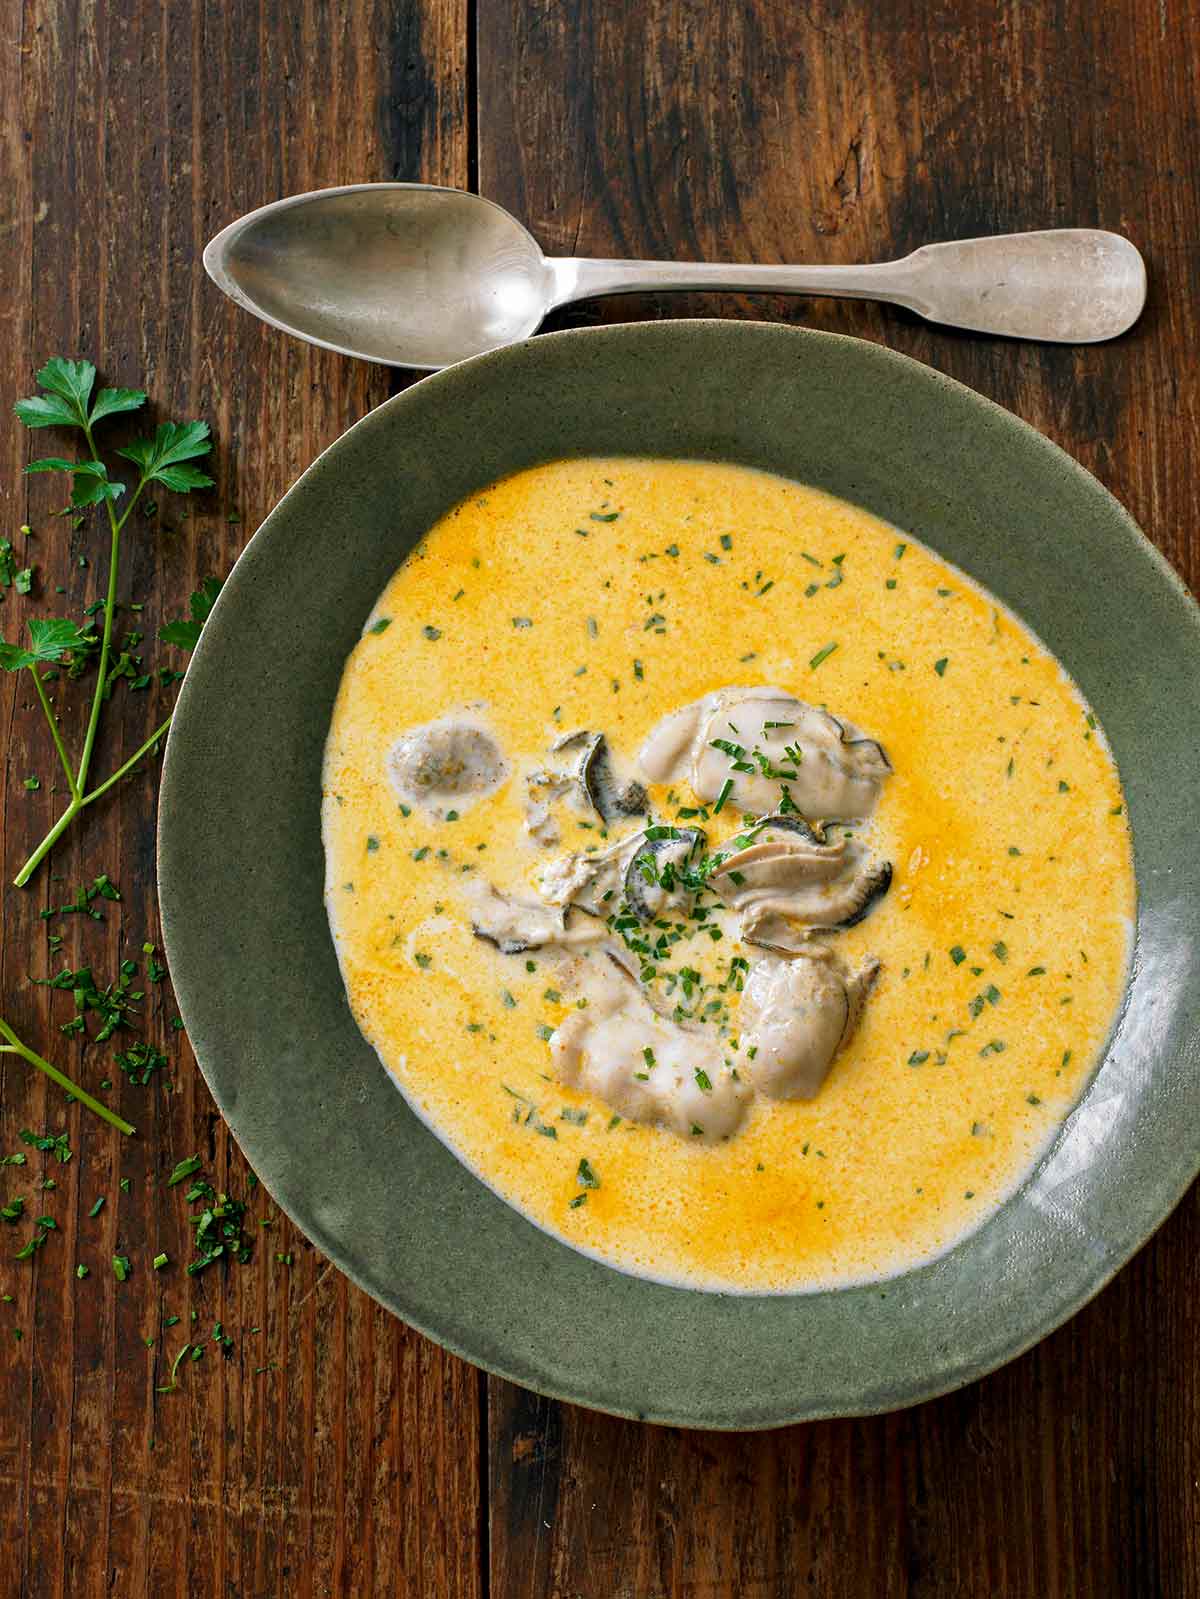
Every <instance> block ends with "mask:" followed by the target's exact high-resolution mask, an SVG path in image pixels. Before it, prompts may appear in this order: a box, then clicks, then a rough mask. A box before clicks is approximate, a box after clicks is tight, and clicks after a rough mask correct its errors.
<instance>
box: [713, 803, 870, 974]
mask: <svg viewBox="0 0 1200 1599" xmlns="http://www.w3.org/2000/svg"><path fill="white" fill-rule="evenodd" d="M708 881H709V884H710V886H711V887H712V888H713V889H714V890H715V891H716V892H717V893H718V894H719V895H720V896H721V899H722V900H723V901H724V902H725V904H726V905H728V906H729V908H730V909H731V910H734V911H736V912H737V913H738V914H739V915H740V916H741V918H742V937H743V938H744V939H745V940H746V942H747V943H750V944H759V945H765V946H766V947H768V948H771V949H782V950H785V951H789V952H792V953H796V952H798V951H799V950H801V949H802V948H803V947H804V943H805V938H806V934H807V933H808V932H809V931H811V930H813V929H816V928H822V929H826V930H832V929H835V928H844V927H853V926H854V924H855V923H856V922H860V921H862V919H863V917H864V916H866V914H867V912H868V911H869V910H870V909H871V907H872V906H873V905H874V904H875V902H876V900H878V899H880V898H881V897H882V896H883V895H884V894H886V893H887V890H888V888H889V887H890V885H891V881H892V866H891V862H890V861H876V860H872V859H870V858H869V857H868V856H867V855H866V854H865V852H864V850H863V848H862V846H861V845H860V844H859V843H858V842H857V841H856V840H853V839H846V838H839V839H837V840H836V841H835V842H834V843H831V844H829V843H823V842H821V841H820V839H819V838H818V835H817V834H816V833H815V832H814V831H813V829H812V828H811V827H809V826H808V825H807V823H805V822H804V821H802V820H801V819H799V818H795V817H791V816H771V817H768V818H767V819H766V821H765V823H763V824H762V825H761V827H760V828H759V829H756V831H755V834H754V837H753V840H752V842H750V843H749V844H747V845H746V847H745V848H744V849H740V850H738V851H737V852H736V853H735V854H733V855H728V856H726V857H725V859H724V860H723V861H722V862H721V864H720V865H719V866H718V867H717V868H716V869H715V870H714V871H713V872H712V873H711V874H710V876H709V879H708Z"/></svg>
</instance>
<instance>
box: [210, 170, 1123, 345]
mask: <svg viewBox="0 0 1200 1599" xmlns="http://www.w3.org/2000/svg"><path fill="white" fill-rule="evenodd" d="M204 265H205V267H206V268H207V270H208V273H209V276H210V277H211V278H212V279H213V281H214V283H216V284H217V285H218V287H219V288H222V289H224V291H225V293H226V294H228V295H229V297H230V298H231V299H232V300H236V302H237V303H238V305H241V306H244V307H245V309H246V310H247V311H253V312H254V314H255V316H259V317H261V318H262V319H263V321H264V322H269V323H271V325H272V326H273V327H277V328H282V329H283V331H284V332H285V333H294V334H295V335H296V336H297V337H298V338H301V339H307V340H308V341H309V343H310V344H319V345H321V346H323V347H324V348H325V349H327V350H337V351H339V352H340V353H341V354H343V355H356V356H361V357H362V358H363V359H364V360H366V361H382V362H384V363H386V364H387V365H389V366H406V367H416V368H418V369H419V370H421V371H427V372H428V371H435V370H436V369H437V368H438V367H443V366H450V365H451V364H452V363H453V362H455V361H462V360H464V359H465V358H466V357H467V356H471V355H479V354H481V353H482V352H483V351H484V350H493V349H496V348H497V347H498V346H499V345H502V344H513V343H516V341H517V340H519V339H526V338H528V337H529V336H530V334H532V333H534V332H536V331H537V328H538V327H539V325H540V324H541V322H542V319H543V318H544V317H545V316H546V314H547V313H548V312H549V311H552V310H553V309H554V307H555V306H559V305H565V304H567V303H568V302H569V301H571V300H587V299H591V298H593V297H594V296H595V295H598V294H623V293H626V292H628V291H629V290H636V289H642V290H647V289H648V290H651V291H661V290H665V289H691V290H699V289H734V290H740V291H743V292H750V293H768V294H779V293H785V294H826V295H834V296H837V297H840V298H842V299H851V300H890V301H891V302H892V303H893V304H895V305H902V306H905V307H907V309H908V310H910V311H915V312H917V313H918V315H920V316H923V317H927V318H928V319H929V320H930V321H931V322H942V323H945V324H947V325H948V326H950V327H957V328H970V329H972V330H974V331H975V332H979V333H1001V334H1007V335H1008V336H1009V337H1010V338H1019V339H1043V340H1049V341H1052V342H1054V343H1057V344H1094V343H1096V342H1098V341H1099V340H1101V339H1112V338H1115V337H1116V336H1117V334H1119V333H1124V332H1125V330H1126V328H1129V327H1132V325H1133V324H1134V322H1136V321H1137V319H1138V316H1139V315H1140V314H1141V310H1142V307H1143V305H1144V304H1145V303H1146V267H1145V263H1144V262H1143V261H1142V258H1141V255H1140V254H1139V253H1138V251H1137V249H1136V248H1135V247H1134V245H1132V244H1130V242H1129V240H1128V239H1123V238H1122V237H1121V236H1120V235H1119V234H1116V233H1104V232H1101V231H1099V230H1098V229H1095V228H1054V229H1050V230H1048V231H1046V232H1042V233H1009V234H1004V235H1002V236H1000V237H998V238H992V239H963V240H960V241H959V242H957V243H951V244H927V245H926V246H925V247H924V248H923V249H921V250H915V251H914V252H913V253H912V255H909V256H905V257H904V259H903V260H902V261H886V262H882V263H880V264H878V265H875V266H825V267H821V266H712V265H707V264H701V263H692V262H676V261H603V260H588V259H577V258H572V257H567V258H558V259H547V257H546V256H544V255H543V254H542V251H541V248H540V247H539V245H538V243H537V241H536V240H535V239H534V238H533V236H532V235H531V234H530V233H529V232H527V230H526V229H525V228H523V227H522V226H521V224H520V223H519V222H518V221H517V220H516V219H515V217H511V216H510V215H509V214H508V212H507V211H504V210H502V209H501V208H500V207H499V206H498V205H494V204H493V203H492V202H491V201H490V200H485V199H483V198H482V197H481V196H480V195H477V194H467V193H465V192H464V191H462V190H461V189H439V188H434V187H431V186H429V185H426V184H422V183H358V184H352V185H351V186H349V187H348V188H342V189H318V190H316V191H315V192H313V193H311V194H297V195H293V196H291V197H290V198H289V199H286V200H277V201H275V203H274V204H273V205H265V206H263V207H262V208H261V209H260V210H258V211H251V212H250V213H249V214H248V215H247V216H244V217H241V218H239V220H238V221H236V222H231V223H230V224H229V226H228V227H227V228H224V229H223V230H222V231H221V232H220V233H218V234H217V236H216V238H215V239H213V240H212V241H211V242H210V243H209V245H208V247H207V248H206V250H205V252H204Z"/></svg>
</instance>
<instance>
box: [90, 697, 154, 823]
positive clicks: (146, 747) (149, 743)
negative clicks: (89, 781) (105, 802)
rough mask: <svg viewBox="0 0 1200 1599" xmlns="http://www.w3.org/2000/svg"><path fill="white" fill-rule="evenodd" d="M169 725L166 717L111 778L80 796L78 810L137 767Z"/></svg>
mask: <svg viewBox="0 0 1200 1599" xmlns="http://www.w3.org/2000/svg"><path fill="white" fill-rule="evenodd" d="M174 714H175V713H174V712H172V713H171V715H172V716H173V715H174ZM170 725H171V717H170V716H168V717H167V719H166V721H165V722H164V723H163V724H162V726H161V727H157V728H155V730H154V732H153V733H151V735H150V737H149V738H148V739H147V740H146V742H145V743H144V744H143V745H142V746H141V748H140V749H138V750H135V751H134V753H133V754H132V755H131V756H130V757H129V759H128V760H127V761H123V762H122V764H121V765H120V766H118V767H117V769H116V771H115V772H114V773H113V774H112V776H111V777H106V778H105V779H104V781H103V783H101V784H100V786H99V788H94V789H93V790H92V792H91V793H90V794H84V795H83V796H82V798H81V799H80V801H79V805H80V809H82V808H83V806H85V805H90V804H91V803H92V801H93V800H97V799H99V798H100V796H101V794H103V793H104V792H105V790H106V789H110V788H111V787H112V786H113V784H114V783H117V782H119V781H120V780H121V778H123V777H124V776H125V774H126V772H128V771H131V770H132V769H133V768H134V767H135V766H136V765H137V763H138V762H139V761H140V760H141V758H142V756H143V755H146V754H147V753H148V752H149V751H150V750H152V749H153V748H154V746H155V745H156V744H157V743H158V741H159V739H161V738H162V737H163V735H164V734H165V733H166V731H167V729H168V728H169V727H170Z"/></svg>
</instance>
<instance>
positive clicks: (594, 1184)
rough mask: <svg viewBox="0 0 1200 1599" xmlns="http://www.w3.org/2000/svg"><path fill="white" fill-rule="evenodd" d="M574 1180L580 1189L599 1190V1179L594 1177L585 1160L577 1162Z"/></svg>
mask: <svg viewBox="0 0 1200 1599" xmlns="http://www.w3.org/2000/svg"><path fill="white" fill-rule="evenodd" d="M575 1180H576V1182H578V1184H579V1186H580V1187H581V1188H599V1186H600V1179H599V1177H597V1176H596V1173H595V1172H594V1171H593V1170H592V1168H591V1166H590V1165H589V1164H588V1161H587V1159H586V1158H584V1159H583V1160H581V1161H580V1162H579V1167H578V1169H577V1171H576V1173H575Z"/></svg>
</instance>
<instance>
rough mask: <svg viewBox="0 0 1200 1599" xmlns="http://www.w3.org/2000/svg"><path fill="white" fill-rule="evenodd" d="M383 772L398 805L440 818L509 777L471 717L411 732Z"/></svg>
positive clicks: (486, 732) (442, 719) (395, 746)
mask: <svg viewBox="0 0 1200 1599" xmlns="http://www.w3.org/2000/svg"><path fill="white" fill-rule="evenodd" d="M388 768H389V772H390V775H391V779H392V786H393V787H394V788H395V790H396V792H397V794H398V795H399V796H400V798H401V799H402V800H403V801H405V802H406V803H407V804H410V805H419V806H420V807H421V808H422V809H423V810H426V811H428V812H429V813H430V815H432V816H436V817H439V818H440V817H443V816H445V814H446V812H447V811H448V810H457V811H459V812H460V813H461V812H463V811H465V810H467V809H469V807H470V806H472V805H474V804H475V802H476V801H477V800H479V799H481V798H482V797H483V795H485V794H490V793H491V791H492V790H493V789H494V788H498V787H499V786H500V784H501V783H502V782H503V781H504V779H505V778H506V777H507V776H508V762H507V761H506V760H505V759H504V756H503V754H502V753H501V750H500V746H499V744H498V743H497V742H496V739H495V737H494V735H493V734H492V733H491V732H490V731H489V729H488V728H487V727H485V726H484V725H483V723H482V722H480V721H478V720H476V719H474V718H472V717H470V716H443V717H439V718H438V720H437V721H435V722H426V723H425V724H424V725H423V726H421V727H410V728H409V729H408V730H407V731H406V732H404V733H401V735H400V737H399V738H398V739H397V740H396V742H395V743H394V744H393V745H392V749H391V753H390V755H389V757H388Z"/></svg>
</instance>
